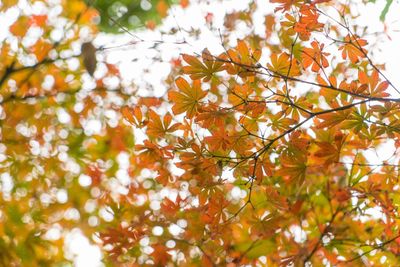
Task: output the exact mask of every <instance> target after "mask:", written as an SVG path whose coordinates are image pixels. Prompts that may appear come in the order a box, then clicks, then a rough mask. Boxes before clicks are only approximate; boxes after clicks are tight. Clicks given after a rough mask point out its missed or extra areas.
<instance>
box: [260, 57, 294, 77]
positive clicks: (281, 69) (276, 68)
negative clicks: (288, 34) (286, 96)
mask: <svg viewBox="0 0 400 267" xmlns="http://www.w3.org/2000/svg"><path fill="white" fill-rule="evenodd" d="M267 66H268V68H269V70H271V71H272V72H274V73H277V74H279V75H282V76H283V77H285V76H289V77H290V76H299V75H300V74H301V73H300V68H299V64H298V62H297V60H296V59H295V58H292V59H291V57H290V55H289V54H287V53H281V54H280V55H279V56H278V55H277V54H275V53H274V54H272V55H271V64H269V63H268V64H267Z"/></svg>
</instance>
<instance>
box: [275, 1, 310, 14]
mask: <svg viewBox="0 0 400 267" xmlns="http://www.w3.org/2000/svg"><path fill="white" fill-rule="evenodd" d="M270 1H271V3H278V4H280V6H279V7H277V8H275V12H276V11H279V10H282V11H287V10H289V9H290V8H291V7H292V6H298V5H300V4H301V3H303V2H304V1H303V0H270Z"/></svg>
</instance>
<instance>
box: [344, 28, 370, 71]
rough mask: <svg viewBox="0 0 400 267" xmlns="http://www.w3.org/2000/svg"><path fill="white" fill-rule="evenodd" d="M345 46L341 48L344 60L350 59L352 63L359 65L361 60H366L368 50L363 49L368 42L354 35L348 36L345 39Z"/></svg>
mask: <svg viewBox="0 0 400 267" xmlns="http://www.w3.org/2000/svg"><path fill="white" fill-rule="evenodd" d="M343 43H344V44H343V45H342V46H340V47H339V50H342V58H343V59H347V58H349V59H350V61H351V62H352V63H354V64H355V63H357V62H358V61H359V59H360V58H364V57H365V54H366V53H367V50H365V49H364V48H363V46H366V45H367V44H368V43H367V41H366V40H364V39H361V38H359V37H357V36H354V35H351V36H350V35H347V36H346V37H345V38H344V41H343Z"/></svg>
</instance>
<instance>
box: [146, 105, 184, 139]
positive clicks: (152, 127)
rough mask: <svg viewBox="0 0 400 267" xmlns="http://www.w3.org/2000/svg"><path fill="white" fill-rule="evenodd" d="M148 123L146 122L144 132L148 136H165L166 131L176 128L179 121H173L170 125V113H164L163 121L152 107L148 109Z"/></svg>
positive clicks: (170, 131)
mask: <svg viewBox="0 0 400 267" xmlns="http://www.w3.org/2000/svg"><path fill="white" fill-rule="evenodd" d="M148 115H149V123H148V124H147V131H146V133H147V134H148V135H149V136H150V137H155V138H162V137H165V135H166V134H167V133H172V132H175V131H176V130H178V128H179V127H180V125H181V124H180V123H174V124H173V125H171V121H172V116H171V114H170V113H167V114H165V115H164V119H163V121H161V119H160V116H159V115H158V114H157V113H156V112H155V111H154V110H152V109H149V113H148Z"/></svg>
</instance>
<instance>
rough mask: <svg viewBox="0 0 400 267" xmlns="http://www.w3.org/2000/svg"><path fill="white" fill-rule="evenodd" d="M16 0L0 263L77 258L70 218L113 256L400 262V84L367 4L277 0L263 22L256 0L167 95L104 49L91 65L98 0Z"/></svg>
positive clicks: (5, 74) (6, 84)
mask: <svg viewBox="0 0 400 267" xmlns="http://www.w3.org/2000/svg"><path fill="white" fill-rule="evenodd" d="M17 2H18V1H3V5H2V6H1V11H2V12H3V14H6V13H7V12H9V10H11V9H18V10H19V16H18V18H17V20H16V21H15V22H14V23H13V24H12V25H11V27H10V35H9V36H8V37H7V38H6V40H5V41H4V42H3V43H2V46H1V51H0V56H1V61H0V62H1V63H0V64H1V67H0V90H1V91H0V93H1V98H2V99H1V107H2V109H1V143H2V146H1V151H2V152H1V153H2V154H1V157H0V158H1V163H0V164H1V165H0V168H1V174H0V179H1V180H0V181H1V194H2V197H1V200H0V201H1V213H0V215H1V216H0V220H1V224H0V226H1V227H0V231H1V235H0V246H1V249H0V263H1V264H2V265H4V266H20V265H22V266H46V265H49V266H53V265H55V264H66V263H67V262H68V261H67V260H66V259H65V258H64V255H63V253H64V252H63V238H64V237H65V235H64V233H65V231H68V230H69V229H72V228H74V227H79V228H80V229H81V230H82V231H83V232H84V233H85V234H86V235H87V236H89V237H91V236H93V240H97V241H98V244H99V246H102V248H103V249H104V253H105V262H106V263H107V264H109V265H111V266H113V265H115V266H120V265H122V266H123V264H125V265H126V266H143V265H156V266H174V265H179V266H242V265H257V264H258V265H261V266H263V265H266V266H304V265H305V266H307V265H308V266H310V265H312V266H324V265H326V266H332V265H334V266H364V265H368V266H369V265H375V266H379V265H385V266H397V265H399V259H398V254H399V249H400V247H399V246H400V238H399V237H400V235H399V234H400V233H399V222H398V206H399V204H400V203H399V200H400V198H399V197H400V195H399V193H398V177H399V170H398V169H399V168H398V166H399V165H398V160H399V155H398V148H399V144H400V142H399V136H400V131H399V129H400V128H399V127H400V126H399V125H398V124H399V123H398V119H399V115H400V114H399V102H400V98H399V97H398V95H399V94H400V91H398V88H397V87H396V86H395V85H394V84H393V83H392V82H391V81H390V80H389V79H388V78H387V77H386V76H385V73H384V62H380V61H377V60H378V59H377V58H376V57H375V56H374V54H373V51H374V46H375V45H379V44H378V43H377V42H378V40H379V39H380V38H385V33H382V34H378V33H375V34H371V33H369V32H368V29H366V28H365V27H363V26H360V25H357V24H356V22H357V20H356V18H357V16H358V14H357V13H356V11H357V7H358V6H360V5H363V4H362V3H358V2H357V3H352V2H351V3H349V1H343V2H342V1H329V0H315V1H303V0H296V1H289V0H271V1H270V2H271V3H272V4H273V5H274V8H275V11H274V12H272V13H268V14H266V15H265V17H264V18H265V23H264V27H265V33H263V34H259V33H258V34H257V33H256V32H255V31H254V27H252V26H253V25H254V23H255V16H253V14H254V13H255V12H257V11H259V9H260V7H259V3H257V2H252V1H250V3H249V5H248V7H247V9H246V10H243V11H240V10H239V11H238V10H236V11H232V12H231V13H229V14H226V16H225V18H224V28H223V29H218V30H219V35H220V40H221V43H220V45H221V47H222V48H223V49H222V51H221V53H211V52H209V50H207V49H204V50H203V52H202V53H201V54H195V53H192V54H183V55H182V56H181V58H180V59H176V60H173V62H172V69H171V73H170V75H169V77H168V78H167V80H166V84H167V85H168V86H169V90H168V93H167V94H166V95H165V96H163V97H161V98H156V97H152V96H147V97H140V95H139V94H138V93H137V91H135V90H134V89H132V88H134V87H133V86H132V85H130V84H129V85H126V84H125V83H124V82H123V79H122V77H121V75H120V73H119V70H118V68H117V66H115V65H112V64H109V63H107V61H106V60H104V61H101V62H98V63H97V68H98V69H100V70H102V71H99V72H98V73H95V74H94V78H91V77H90V76H89V75H88V74H87V73H86V72H87V71H86V70H85V69H84V67H83V64H81V63H83V61H84V59H85V56H87V55H83V57H82V56H81V54H80V52H77V51H76V50H77V49H76V47H80V46H81V44H82V43H84V42H87V41H88V40H85V39H93V38H94V37H95V35H96V34H97V32H98V29H97V26H96V24H95V22H96V21H98V16H99V13H98V11H96V9H95V8H94V7H93V5H92V4H90V3H89V4H85V2H84V1H80V0H74V1H61V4H58V3H55V2H54V3H53V2H51V1H49V2H40V1H32V2H29V3H28V4H26V5H25V6H24V3H18V4H17ZM183 2H184V4H182V3H183ZM182 3H181V5H182V6H186V2H185V1H182ZM60 8H61V10H62V11H61V12H58V13H57V12H56V13H52V12H54V11H52V10H60ZM50 11H52V12H50ZM51 14H56V15H53V16H52V15H51ZM217 15H218V14H215V16H217ZM213 16H214V15H213V14H211V13H209V14H206V18H205V22H206V23H209V24H210V27H211V28H212V25H211V24H212V22H213ZM243 24H244V25H249V27H248V28H246V31H243V27H242V26H243ZM115 27H122V25H119V24H118V23H116V24H115ZM240 30H242V31H243V32H242V33H244V34H245V37H244V38H242V39H238V40H237V41H236V42H235V44H234V45H232V36H233V35H234V34H235V33H237V32H240ZM124 31H125V32H128V29H126V28H125V30H124ZM177 31H179V32H181V34H183V33H184V32H186V30H185V29H182V28H181V27H179V26H178V27H177V28H173V29H171V32H172V34H173V33H175V32H177ZM35 33H36V35H35ZM38 33H39V34H38ZM184 36H187V38H186V37H185V39H184V40H183V41H182V42H175V43H174V44H176V45H180V44H189V43H190V40H189V37H190V38H192V39H195V38H197V37H198V32H196V31H195V30H192V31H191V30H189V31H187V32H186V35H184ZM87 37H89V38H87ZM192 39H191V40H192ZM141 41H145V40H142V39H139V38H138V40H135V42H141ZM153 42H154V47H153V48H155V49H157V46H158V45H157V44H160V43H162V42H163V41H162V40H159V41H157V40H156V41H153ZM129 44H131V43H129ZM78 50H79V49H78ZM82 51H83V53H85V52H84V51H85V49H83V50H82ZM104 51H106V47H98V48H97V53H102V52H104ZM88 71H89V72H90V74H92V69H90V70H89V69H88ZM102 73H104V74H102ZM111 81H112V82H111ZM115 81H117V82H115ZM139 132H141V135H143V136H144V138H143V139H144V140H143V141H136V140H135V138H134V137H135V136H134V133H139ZM385 143H390V144H391V145H392V146H393V147H394V153H393V154H392V155H389V156H388V157H387V158H384V159H382V160H381V161H380V162H371V161H370V159H369V158H368V152H369V151H374V150H376V149H377V148H379V146H380V145H382V144H385ZM372 212H374V213H375V214H376V213H378V216H372V215H371V213H372ZM54 233H56V234H54Z"/></svg>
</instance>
